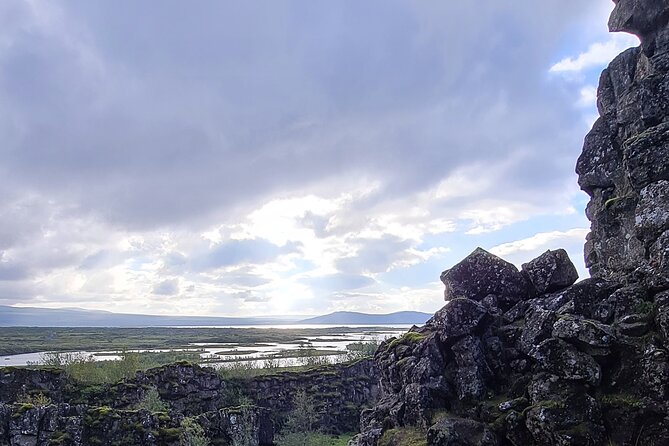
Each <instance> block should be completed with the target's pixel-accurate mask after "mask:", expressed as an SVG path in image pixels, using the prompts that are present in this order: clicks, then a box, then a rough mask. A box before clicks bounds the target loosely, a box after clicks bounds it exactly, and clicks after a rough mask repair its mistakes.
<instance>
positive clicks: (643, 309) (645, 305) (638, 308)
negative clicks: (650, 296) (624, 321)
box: [634, 300, 655, 314]
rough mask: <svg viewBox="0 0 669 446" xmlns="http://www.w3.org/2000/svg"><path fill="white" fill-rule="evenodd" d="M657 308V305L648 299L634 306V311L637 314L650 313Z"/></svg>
mask: <svg viewBox="0 0 669 446" xmlns="http://www.w3.org/2000/svg"><path fill="white" fill-rule="evenodd" d="M654 309H655V305H653V303H652V302H648V301H647V300H642V301H641V302H639V303H638V304H636V305H635V306H634V312H635V313H637V314H650V313H652V312H653V310H654Z"/></svg>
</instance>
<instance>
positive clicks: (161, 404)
mask: <svg viewBox="0 0 669 446" xmlns="http://www.w3.org/2000/svg"><path fill="white" fill-rule="evenodd" d="M135 409H144V410H148V411H149V412H167V411H168V410H169V407H168V406H167V404H166V403H165V401H163V400H162V399H161V398H160V394H159V393H158V390H157V389H156V388H155V387H150V388H149V389H147V390H146V391H145V392H144V396H143V397H142V400H141V401H140V402H139V403H137V404H136V405H135Z"/></svg>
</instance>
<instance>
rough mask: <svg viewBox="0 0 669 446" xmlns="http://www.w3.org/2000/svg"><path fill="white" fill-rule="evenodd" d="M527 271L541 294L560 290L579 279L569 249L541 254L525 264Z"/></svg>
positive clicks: (524, 270) (524, 268) (525, 271)
mask: <svg viewBox="0 0 669 446" xmlns="http://www.w3.org/2000/svg"><path fill="white" fill-rule="evenodd" d="M522 272H523V273H525V274H526V275H527V276H528V277H529V279H530V282H531V283H532V285H534V288H535V290H536V291H537V293H539V294H544V293H551V292H553V291H559V290H561V289H564V288H567V287H568V286H570V285H573V284H574V282H576V280H577V279H578V272H577V271H576V267H575V266H574V264H573V263H571V260H570V259H569V255H568V254H567V251H565V250H564V249H557V250H555V251H551V250H548V251H546V252H545V253H543V254H542V255H541V256H539V257H537V258H536V259H534V260H531V261H530V262H528V263H525V264H524V265H523V269H522Z"/></svg>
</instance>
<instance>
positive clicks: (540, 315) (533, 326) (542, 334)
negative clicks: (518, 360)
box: [519, 308, 557, 355]
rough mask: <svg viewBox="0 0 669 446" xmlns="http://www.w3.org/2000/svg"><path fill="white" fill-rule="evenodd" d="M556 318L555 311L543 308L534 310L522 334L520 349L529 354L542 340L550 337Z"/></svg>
mask: <svg viewBox="0 0 669 446" xmlns="http://www.w3.org/2000/svg"><path fill="white" fill-rule="evenodd" d="M556 320H557V316H556V314H555V312H554V311H551V310H544V309H541V308H538V309H536V310H535V311H533V312H532V313H531V314H530V316H529V317H528V318H527V321H526V323H525V329H524V330H523V332H522V334H521V335H520V342H519V346H520V351H522V352H523V353H525V354H526V355H529V354H530V352H531V351H532V350H534V349H535V348H536V347H537V346H538V345H539V344H540V343H541V342H542V341H544V340H546V339H548V338H550V337H551V334H552V332H553V324H555V321H556Z"/></svg>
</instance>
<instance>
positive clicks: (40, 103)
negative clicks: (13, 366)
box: [0, 0, 636, 316]
mask: <svg viewBox="0 0 669 446" xmlns="http://www.w3.org/2000/svg"><path fill="white" fill-rule="evenodd" d="M612 6H613V3H612V2H610V1H609V0H591V1H587V2H584V1H583V0H542V1H539V2H538V1H536V0H469V1H466V2H444V1H443V0H434V1H432V0H425V1H413V0H365V1H360V0H339V1H325V0H322V1H321V0H266V1H261V0H258V1H254V2H249V1H226V2H222V1H206V0H202V1H198V2H188V1H172V0H163V1H160V2H158V1H144V2H138V1H135V0H127V1H102V0H100V1H98V0H86V1H81V0H79V1H75V0H50V1H40V0H5V1H2V2H1V3H0V178H1V182H0V304H4V305H21V306H42V307H80V308H89V309H104V310H111V311H118V312H129V313H152V314H199V315H231V316H239V315H282V314H322V313H326V312H330V311H335V310H353V311H367V312H391V311H399V310H423V311H435V310H437V309H438V308H440V307H441V306H442V305H443V300H442V289H443V286H442V285H441V284H440V283H439V274H440V272H441V271H442V270H444V269H446V268H448V267H450V266H452V265H453V264H455V263H457V262H458V261H459V260H460V259H462V258H463V257H464V256H466V255H467V254H468V253H470V252H471V251H472V250H473V249H474V248H476V247H477V246H481V247H483V248H485V249H488V250H490V251H492V252H493V253H496V254H498V255H501V256H503V257H504V258H506V259H507V260H509V261H511V262H513V263H516V264H517V265H520V264H521V263H523V262H526V261H528V260H530V259H532V258H533V257H535V256H536V255H538V254H539V253H541V252H543V251H545V250H546V249H549V248H551V249H554V248H558V247H564V248H566V249H567V250H568V251H569V253H570V255H571V257H572V260H573V261H574V263H575V264H577V266H578V268H579V270H580V272H581V276H582V277H584V276H586V274H587V273H586V271H585V269H584V267H583V261H582V245H583V241H584V237H585V234H586V233H587V228H588V226H589V223H588V222H587V220H586V219H585V217H584V215H583V209H584V207H585V203H586V202H587V197H586V195H585V194H583V193H582V192H580V191H579V190H578V187H577V185H576V177H575V174H574V173H573V171H574V165H575V162H576V158H577V157H578V154H579V153H580V150H581V145H582V141H583V136H584V135H585V133H586V132H587V130H588V128H589V126H590V125H591V124H592V122H593V120H594V117H595V114H596V109H595V85H596V82H597V78H598V75H599V72H600V71H601V69H602V68H603V67H604V66H605V65H606V64H607V63H608V61H609V60H610V59H611V58H612V57H614V56H615V55H616V54H617V53H618V52H620V51H621V50H623V49H625V48H627V47H629V46H634V45H636V40H635V39H634V38H632V37H631V36H626V35H609V34H608V33H607V30H606V21H607V17H608V14H609V12H610V10H611V9H612Z"/></svg>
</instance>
